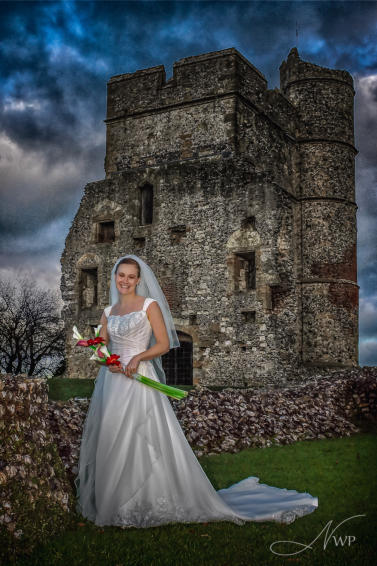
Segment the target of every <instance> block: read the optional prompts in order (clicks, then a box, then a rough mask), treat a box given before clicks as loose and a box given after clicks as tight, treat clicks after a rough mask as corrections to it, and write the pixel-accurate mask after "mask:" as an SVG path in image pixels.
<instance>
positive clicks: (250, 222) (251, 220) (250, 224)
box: [241, 216, 255, 230]
mask: <svg viewBox="0 0 377 566" xmlns="http://www.w3.org/2000/svg"><path fill="white" fill-rule="evenodd" d="M241 226H242V228H253V230H255V216H247V217H246V218H244V219H243V220H242V222H241Z"/></svg>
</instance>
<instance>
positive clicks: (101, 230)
mask: <svg viewBox="0 0 377 566" xmlns="http://www.w3.org/2000/svg"><path fill="white" fill-rule="evenodd" d="M114 240H115V231H114V221H113V220H111V221H106V222H99V223H98V242H101V243H103V242H114Z"/></svg>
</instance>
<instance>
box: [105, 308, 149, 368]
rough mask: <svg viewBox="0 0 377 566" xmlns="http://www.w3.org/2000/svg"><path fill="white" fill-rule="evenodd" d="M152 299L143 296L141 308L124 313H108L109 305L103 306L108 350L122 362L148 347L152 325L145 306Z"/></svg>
mask: <svg viewBox="0 0 377 566" xmlns="http://www.w3.org/2000/svg"><path fill="white" fill-rule="evenodd" d="M153 301H154V299H151V298H149V297H146V298H145V301H144V305H143V308H142V309H141V310H138V311H134V312H129V313H127V314H124V315H113V314H110V311H111V308H112V307H111V306H109V307H106V308H105V314H106V317H107V333H108V336H109V344H108V347H109V350H110V351H111V353H112V354H117V355H118V356H120V359H121V361H122V362H126V361H128V360H129V358H130V357H132V356H134V355H135V354H139V353H140V352H144V351H145V350H147V349H148V345H149V341H150V339H151V335H152V326H151V324H150V322H149V320H148V316H147V308H148V306H149V305H150V304H151V303H152V302H153Z"/></svg>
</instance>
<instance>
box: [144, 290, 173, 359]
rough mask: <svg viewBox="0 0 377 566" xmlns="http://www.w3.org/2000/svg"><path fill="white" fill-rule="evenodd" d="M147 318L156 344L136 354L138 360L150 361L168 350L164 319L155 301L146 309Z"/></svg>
mask: <svg viewBox="0 0 377 566" xmlns="http://www.w3.org/2000/svg"><path fill="white" fill-rule="evenodd" d="M147 317H148V320H149V322H150V323H151V327H152V330H153V332H154V335H155V338H156V344H153V346H151V347H150V348H148V350H145V352H141V353H140V354H138V357H139V359H140V360H152V359H153V358H155V357H157V356H161V354H166V352H168V351H169V349H170V344H169V336H168V333H167V330H166V326H165V321H164V317H163V316H162V312H161V309H160V306H159V304H158V303H157V301H154V302H153V303H151V304H150V305H149V307H148V308H147Z"/></svg>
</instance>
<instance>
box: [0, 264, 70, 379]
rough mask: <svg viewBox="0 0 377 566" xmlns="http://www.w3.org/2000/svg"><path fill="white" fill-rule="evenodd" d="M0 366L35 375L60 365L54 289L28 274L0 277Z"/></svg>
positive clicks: (61, 331)
mask: <svg viewBox="0 0 377 566" xmlns="http://www.w3.org/2000/svg"><path fill="white" fill-rule="evenodd" d="M0 368H1V370H2V371H3V372H5V373H13V374H19V373H26V374H27V375H29V376H31V375H33V376H35V377H51V376H53V375H59V374H60V373H62V371H63V369H62V368H64V323H63V320H62V319H61V316H60V301H59V294H58V292H57V291H51V290H46V289H42V288H41V287H39V286H38V285H37V284H36V282H35V281H33V280H32V278H31V277H28V276H21V275H19V276H17V277H16V278H15V279H14V280H12V281H11V280H9V279H8V280H6V279H3V280H0Z"/></svg>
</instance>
